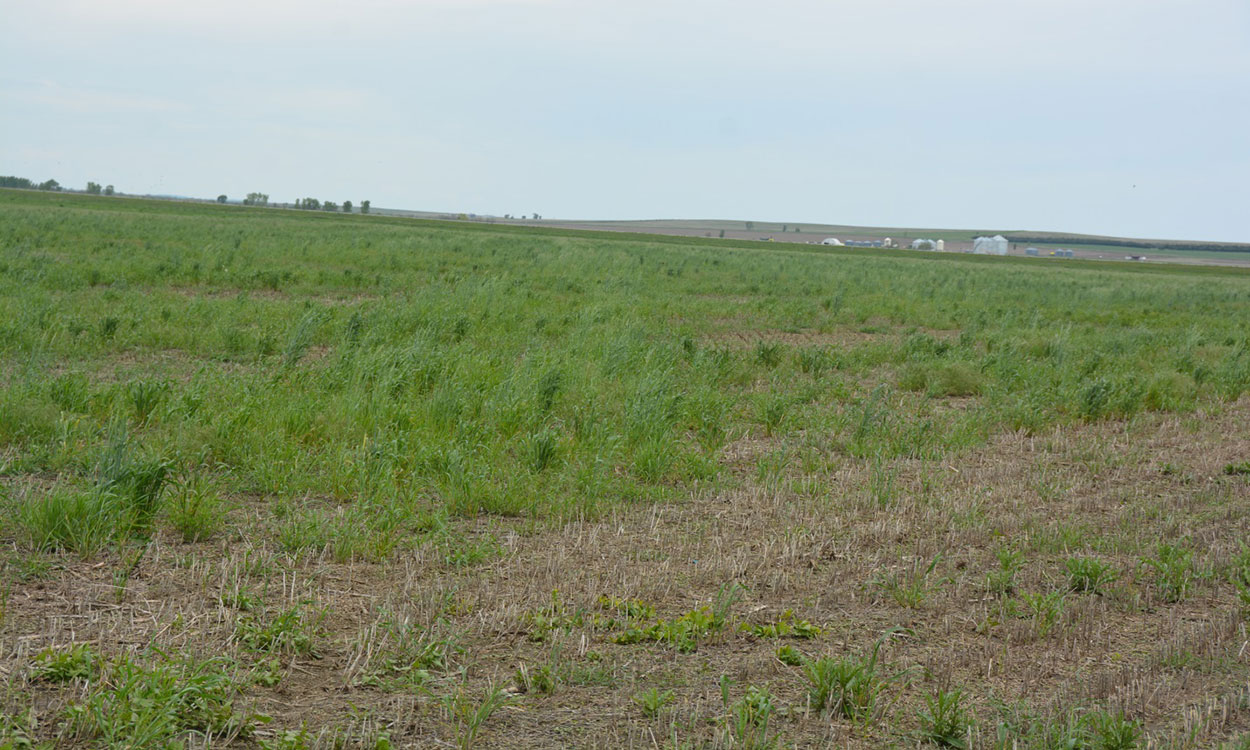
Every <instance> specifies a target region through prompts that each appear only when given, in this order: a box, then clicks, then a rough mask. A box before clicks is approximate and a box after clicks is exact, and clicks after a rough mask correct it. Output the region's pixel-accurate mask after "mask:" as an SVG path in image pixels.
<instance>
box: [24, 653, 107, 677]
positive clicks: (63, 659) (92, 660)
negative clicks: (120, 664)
mask: <svg viewBox="0 0 1250 750" xmlns="http://www.w3.org/2000/svg"><path fill="white" fill-rule="evenodd" d="M99 669H100V657H99V656H97V655H96V653H95V652H94V651H92V650H91V646H90V645H89V644H86V643H76V644H74V645H73V646H69V647H67V648H62V649H55V648H49V649H44V650H43V651H41V652H39V655H38V656H36V657H35V662H34V665H33V668H32V670H31V676H32V677H33V678H34V679H36V680H45V681H47V682H70V681H72V680H90V679H91V678H93V677H95V676H96V674H97V673H98V672H99Z"/></svg>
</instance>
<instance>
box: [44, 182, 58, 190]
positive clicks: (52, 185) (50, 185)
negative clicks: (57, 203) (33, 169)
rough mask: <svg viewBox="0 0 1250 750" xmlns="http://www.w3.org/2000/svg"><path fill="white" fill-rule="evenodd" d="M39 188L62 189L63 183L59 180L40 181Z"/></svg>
mask: <svg viewBox="0 0 1250 750" xmlns="http://www.w3.org/2000/svg"><path fill="white" fill-rule="evenodd" d="M39 189H40V190H60V189H61V183H59V182H57V181H56V180H45V181H44V182H41V183H39Z"/></svg>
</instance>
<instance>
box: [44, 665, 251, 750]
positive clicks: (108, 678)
mask: <svg viewBox="0 0 1250 750" xmlns="http://www.w3.org/2000/svg"><path fill="white" fill-rule="evenodd" d="M152 657H153V658H152V661H151V663H150V664H145V663H143V662H141V661H140V660H138V659H136V658H134V657H130V656H122V657H120V658H119V659H118V660H117V661H115V662H113V663H112V664H110V665H109V666H108V667H107V668H106V669H105V674H104V675H103V676H102V678H101V679H100V680H98V681H96V682H95V683H93V686H92V690H91V691H90V692H89V693H88V695H87V696H86V698H84V699H83V700H82V701H81V702H79V703H76V704H74V705H71V706H70V708H69V709H68V711H67V716H68V719H69V726H70V728H71V729H72V731H73V733H74V734H75V735H77V736H79V737H83V738H87V739H91V740H95V741H97V742H99V743H100V744H101V745H102V746H104V747H135V748H138V747H168V746H172V745H174V744H181V742H180V741H181V740H182V739H183V738H184V737H185V736H186V735H187V734H188V733H190V734H192V735H197V736H199V737H202V738H206V737H209V736H212V737H213V738H214V740H216V741H229V739H230V738H233V737H240V736H246V735H248V734H249V733H250V731H251V729H252V727H253V725H254V724H255V722H256V721H257V720H258V717H255V716H252V715H248V714H240V713H238V712H236V711H235V708H234V699H235V696H236V695H237V694H238V692H239V685H238V683H237V681H236V679H235V676H234V673H233V669H232V666H231V665H230V664H229V663H228V662H226V661H223V660H218V659H209V660H204V661H200V660H194V659H181V660H169V659H168V658H167V657H165V656H164V655H163V654H161V653H160V652H154V653H153V654H152Z"/></svg>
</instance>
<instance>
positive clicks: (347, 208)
mask: <svg viewBox="0 0 1250 750" xmlns="http://www.w3.org/2000/svg"><path fill="white" fill-rule="evenodd" d="M351 212H352V202H351V201H343V213H345V214H350V213H351Z"/></svg>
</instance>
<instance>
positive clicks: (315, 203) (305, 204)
mask: <svg viewBox="0 0 1250 750" xmlns="http://www.w3.org/2000/svg"><path fill="white" fill-rule="evenodd" d="M295 207H296V208H302V209H305V210H307V211H316V210H318V209H320V208H321V201H319V200H317V199H316V198H304V199H303V200H301V201H300V202H299V203H297V204H296V206H295Z"/></svg>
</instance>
